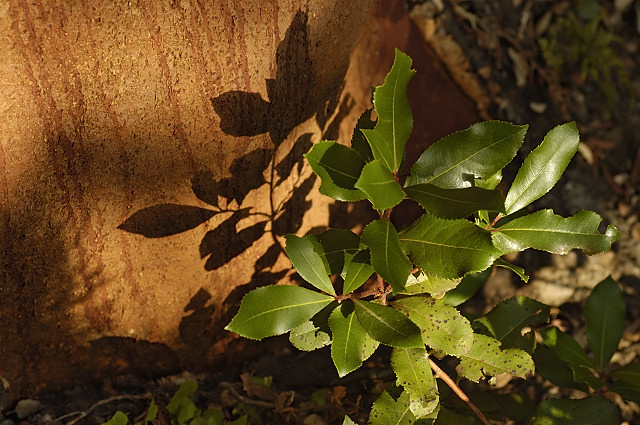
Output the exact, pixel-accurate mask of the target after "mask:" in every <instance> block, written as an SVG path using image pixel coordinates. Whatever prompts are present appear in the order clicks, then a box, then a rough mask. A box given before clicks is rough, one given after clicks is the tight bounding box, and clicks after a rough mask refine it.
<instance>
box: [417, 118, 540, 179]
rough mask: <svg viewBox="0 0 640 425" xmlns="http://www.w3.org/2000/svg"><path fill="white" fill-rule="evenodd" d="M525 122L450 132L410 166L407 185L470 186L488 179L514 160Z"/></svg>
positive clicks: (490, 123)
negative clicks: (480, 180) (478, 179)
mask: <svg viewBox="0 0 640 425" xmlns="http://www.w3.org/2000/svg"><path fill="white" fill-rule="evenodd" d="M527 128H528V126H526V125H522V126H520V125H513V124H510V123H507V122H502V121H486V122H480V123H477V124H474V125H472V126H471V127H469V128H468V129H466V130H463V131H459V132H457V133H453V134H450V135H448V136H446V137H444V138H442V139H440V140H438V141H437V142H436V143H434V144H433V145H431V146H430V147H429V148H428V149H427V150H426V151H424V153H423V154H422V155H421V156H420V158H418V161H416V163H415V164H414V165H413V167H412V168H411V174H410V175H409V177H408V178H407V180H406V183H405V186H414V185H417V184H421V183H431V184H434V185H436V186H438V187H441V188H444V189H456V188H463V187H469V186H471V185H472V183H473V181H474V178H476V179H477V178H481V179H488V178H490V177H492V176H494V175H495V174H496V173H497V172H498V171H500V170H502V169H503V168H504V167H505V166H506V165H507V164H509V163H510V162H511V160H513V158H514V157H515V156H516V153H517V152H518V149H520V146H522V142H523V141H524V135H525V134H526V132H527Z"/></svg>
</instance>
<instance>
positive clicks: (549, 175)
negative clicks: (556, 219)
mask: <svg viewBox="0 0 640 425" xmlns="http://www.w3.org/2000/svg"><path fill="white" fill-rule="evenodd" d="M579 143H580V136H579V134H578V128H577V127H576V124H575V123H574V122H572V123H567V124H563V125H559V126H557V127H556V128H554V129H553V130H551V131H549V132H548V133H547V135H546V136H545V137H544V140H543V141H542V143H540V145H539V146H538V147H537V148H535V149H534V150H533V152H531V153H530V154H529V156H527V158H526V159H525V161H524V163H523V164H522V167H520V170H519V171H518V174H517V175H516V178H515V179H514V181H513V184H512V185H511V188H510V189H509V192H508V193H507V197H506V200H505V207H506V209H507V214H511V213H513V212H515V211H518V210H519V209H521V208H524V207H526V206H527V205H529V204H530V203H531V202H533V201H535V200H536V199H538V198H540V197H541V196H542V195H544V194H545V193H547V192H549V191H550V190H551V188H552V187H553V186H555V184H556V183H557V182H558V180H560V176H562V173H563V172H564V170H565V168H567V165H569V161H571V158H573V155H574V154H575V153H576V151H577V150H578V144H579Z"/></svg>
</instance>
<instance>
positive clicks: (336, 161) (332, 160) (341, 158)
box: [304, 141, 366, 201]
mask: <svg viewBox="0 0 640 425" xmlns="http://www.w3.org/2000/svg"><path fill="white" fill-rule="evenodd" d="M304 157H305V158H307V161H309V165H311V168H312V169H313V172H314V173H316V174H317V175H318V177H320V193H322V194H323V195H327V196H330V197H331V198H333V199H336V200H338V201H359V200H361V199H365V197H366V196H365V194H364V193H363V192H361V191H360V190H358V189H356V188H355V186H354V185H355V184H356V182H357V181H358V177H360V171H362V168H363V167H364V164H365V163H364V159H362V157H361V156H360V155H359V154H358V152H356V151H354V150H353V149H350V148H348V147H346V146H343V145H341V144H338V143H336V142H333V141H322V142H319V143H316V144H315V145H313V147H312V148H311V150H310V151H309V152H308V153H307V154H306V155H304Z"/></svg>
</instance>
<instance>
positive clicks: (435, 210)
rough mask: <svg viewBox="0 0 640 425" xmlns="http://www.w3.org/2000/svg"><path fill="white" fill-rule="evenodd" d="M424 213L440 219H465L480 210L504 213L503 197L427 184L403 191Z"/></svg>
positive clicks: (489, 192) (495, 193)
mask: <svg viewBox="0 0 640 425" xmlns="http://www.w3.org/2000/svg"><path fill="white" fill-rule="evenodd" d="M404 191H405V192H406V194H407V196H408V197H409V198H411V199H413V200H414V201H416V202H417V203H418V204H420V206H421V207H422V208H424V209H425V211H427V212H429V213H430V214H432V215H434V216H436V217H441V218H465V217H467V216H469V215H471V214H472V213H474V212H476V211H480V210H489V211H498V212H502V213H504V196H503V195H502V192H500V191H499V190H487V189H482V188H480V187H465V188H461V189H442V188H440V187H438V186H435V185H433V184H429V183H423V184H417V185H415V186H409V187H406V188H405V189H404Z"/></svg>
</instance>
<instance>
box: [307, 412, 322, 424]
mask: <svg viewBox="0 0 640 425" xmlns="http://www.w3.org/2000/svg"><path fill="white" fill-rule="evenodd" d="M302 423H303V424H304V425H327V423H326V422H325V421H324V419H322V418H321V417H320V416H318V415H316V414H315V413H312V414H310V415H309V416H307V417H306V418H304V421H303V422H302Z"/></svg>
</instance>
